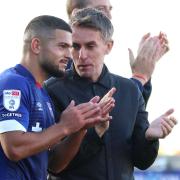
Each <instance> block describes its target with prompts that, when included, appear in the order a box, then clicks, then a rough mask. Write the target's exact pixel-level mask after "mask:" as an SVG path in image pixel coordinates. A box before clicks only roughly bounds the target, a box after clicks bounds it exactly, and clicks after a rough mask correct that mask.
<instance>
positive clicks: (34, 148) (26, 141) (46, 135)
mask: <svg viewBox="0 0 180 180" xmlns="http://www.w3.org/2000/svg"><path fill="white" fill-rule="evenodd" d="M65 136H67V131H66V129H65V128H63V127H62V126H61V125H59V124H56V125H53V126H51V127H49V128H48V129H46V130H44V131H42V132H22V131H12V132H7V133H3V134H1V135H0V139H1V145H2V148H3V150H4V152H5V154H6V156H7V157H8V158H9V159H11V160H13V161H18V160H21V159H24V158H26V157H28V156H31V155H34V154H37V153H39V152H41V151H44V150H47V149H49V147H51V146H53V145H55V144H57V143H58V142H59V141H60V140H61V139H62V138H64V137H65Z"/></svg>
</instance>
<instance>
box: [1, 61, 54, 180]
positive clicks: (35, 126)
mask: <svg viewBox="0 0 180 180" xmlns="http://www.w3.org/2000/svg"><path fill="white" fill-rule="evenodd" d="M0 84H1V86H0V129H3V128H5V127H1V123H4V122H5V121H6V122H7V127H6V128H7V129H8V126H11V123H9V124H8V122H9V121H8V120H13V121H15V122H17V123H20V124H21V125H22V126H23V127H24V128H25V130H26V131H27V132H33V131H35V132H36V131H42V130H43V129H46V128H48V127H49V126H51V125H52V124H54V115H53V109H52V107H51V102H50V98H49V96H48V94H47V92H46V91H45V90H44V89H43V88H42V87H40V86H39V85H37V83H36V81H35V79H34V78H33V76H32V74H31V73H30V72H29V71H28V70H27V69H25V68H24V67H23V66H22V65H20V64H18V65H16V66H15V67H13V68H10V69H8V70H6V71H5V72H3V73H2V74H0ZM12 90H13V91H12ZM3 92H8V93H9V92H10V93H11V94H10V95H9V98H10V100H16V99H15V98H17V99H19V101H20V105H19V107H18V108H17V109H16V108H14V107H15V105H16V104H17V102H16V101H15V102H14V105H12V107H10V106H9V104H10V103H9V102H8V100H9V99H8V97H7V95H6V94H3ZM14 92H15V93H14ZM13 93H14V94H15V95H16V96H17V97H15V96H14V95H13ZM18 93H20V96H19V94H18ZM4 101H6V102H4ZM8 103H9V104H8ZM13 128H14V129H13ZM11 130H14V131H16V130H17V128H16V127H11ZM47 165H48V151H43V152H41V153H39V154H36V155H33V156H31V157H28V158H26V159H23V160H20V161H18V162H13V161H10V160H9V159H8V158H7V157H6V156H5V154H4V152H3V149H2V147H1V146H0V180H12V179H13V180H45V179H46V177H47Z"/></svg>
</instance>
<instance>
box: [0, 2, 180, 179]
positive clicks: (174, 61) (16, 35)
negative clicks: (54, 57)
mask: <svg viewBox="0 0 180 180" xmlns="http://www.w3.org/2000/svg"><path fill="white" fill-rule="evenodd" d="M110 1H111V3H112V6H113V10H112V16H113V20H112V22H113V24H114V28H115V33H114V41H115V43H114V48H113V51H112V52H111V54H110V55H108V56H107V58H106V61H105V63H106V64H107V66H108V67H109V69H110V70H111V72H113V73H116V74H119V75H122V76H125V77H128V78H129V77H131V70H130V67H129V57H128V48H131V49H132V50H133V52H134V53H135V54H136V51H137V48H138V44H139V42H140V39H141V37H142V36H143V35H144V34H146V33H148V32H150V33H151V34H152V35H157V34H158V33H159V32H160V31H162V32H165V33H166V34H167V37H168V39H169V44H170V51H169V52H168V53H167V54H166V55H165V56H164V57H163V58H162V59H161V60H160V61H159V62H158V63H157V66H156V69H155V72H154V74H153V76H152V84H153V91H152V95H151V98H150V100H149V102H148V106H147V110H148V111H149V121H152V120H154V119H155V118H157V117H158V116H160V115H161V114H163V113H164V112H165V111H166V110H167V109H169V108H174V109H175V113H174V116H176V118H177V119H180V110H179V107H180V93H179V92H180V86H179V79H178V78H179V77H180V53H179V52H180V51H179V49H180V46H179V42H180V26H179V25H178V22H179V20H178V19H179V17H180V11H179V4H178V3H179V2H178V0H136V1H135V0H124V1H123V0H110ZM65 4H66V0H51V1H48V0H31V1H27V0H23V1H21V0H16V1H12V0H6V1H1V2H0V23H1V28H0V39H1V41H0V51H1V60H0V72H2V71H3V70H4V69H6V68H8V67H10V66H14V65H15V64H17V63H19V61H20V59H21V51H22V38H23V32H24V29H25V27H26V25H27V23H28V22H29V21H30V20H31V19H32V18H34V17H35V16H39V15H43V14H49V15H54V16H58V17H60V18H63V19H64V20H66V21H67V15H66V9H65ZM179 138H180V123H179V124H178V125H177V126H176V127H175V128H174V130H173V132H172V133H171V134H170V135H169V136H168V137H167V138H166V139H163V140H161V141H160V150H159V156H158V158H157V160H156V162H155V163H154V164H153V165H152V167H151V168H149V169H148V170H146V171H139V170H136V171H135V177H136V179H137V180H147V179H148V180H150V179H151V180H180V141H179V140H178V139H179Z"/></svg>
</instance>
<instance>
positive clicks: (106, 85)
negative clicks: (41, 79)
mask: <svg viewBox="0 0 180 180" xmlns="http://www.w3.org/2000/svg"><path fill="white" fill-rule="evenodd" d="M71 25H72V30H73V34H72V35H73V49H72V55H73V62H74V68H73V69H72V70H70V71H69V72H67V74H66V76H65V77H64V78H62V79H58V78H52V79H50V80H48V81H47V82H46V84H45V87H46V88H47V90H48V92H49V94H50V96H51V97H52V99H53V101H54V104H55V107H56V110H57V112H59V113H61V112H62V111H63V109H64V108H66V106H67V105H68V104H69V102H70V101H71V100H72V99H74V100H75V102H76V103H77V104H79V103H82V102H86V101H88V100H89V99H91V97H93V96H94V95H95V94H96V95H99V96H100V97H103V96H104V94H106V93H107V92H108V91H109V89H111V88H112V87H115V88H116V93H115V95H114V99H115V101H116V106H115V107H114V108H113V110H112V112H111V113H110V116H112V118H113V119H112V121H111V122H110V123H109V121H106V122H102V123H99V124H97V125H95V127H93V128H91V129H88V132H87V134H86V136H85V138H84V139H83V141H82V144H81V146H80V147H79V150H78V151H77V154H76V156H75V157H74V159H73V160H72V161H71V163H70V164H69V166H68V167H67V168H66V169H65V170H64V171H62V172H61V173H59V174H58V176H57V177H53V176H51V178H52V179H53V178H54V179H63V180H92V179H93V180H105V179H108V180H131V179H133V170H134V167H137V168H139V169H146V168H148V167H149V166H150V165H151V164H152V163H153V162H154V160H155V158H156V156H157V153H158V147H159V146H158V144H159V143H158V139H159V138H164V137H165V136H167V135H168V134H169V133H170V132H171V130H172V128H173V127H174V125H175V124H176V119H175V118H174V117H172V116H170V115H171V114H172V113H173V109H170V110H168V111H167V112H166V113H165V114H163V115H162V116H160V117H159V118H157V119H155V120H154V121H153V122H152V123H151V124H149V122H148V120H147V112H146V111H145V104H144V100H143V97H142V94H141V92H140V91H139V89H138V88H137V87H136V85H135V84H134V82H133V81H131V80H129V79H126V78H123V77H121V76H118V75H115V74H112V73H110V72H109V71H108V69H107V67H106V66H105V65H104V57H105V55H107V54H108V53H110V51H111V49H112V47H113V40H112V35H113V26H112V24H111V22H110V20H109V19H108V18H107V17H106V16H105V15H104V14H103V13H101V12H100V11H98V10H95V9H91V8H88V9H84V10H80V11H77V12H76V13H75V14H74V16H73V17H72V20H71ZM152 42H153V43H154V44H157V45H158V46H157V47H156V48H157V49H159V51H161V50H162V49H161V48H164V46H163V44H161V43H160V40H159V39H158V38H152ZM62 94H63V96H62ZM79 144H80V143H79Z"/></svg>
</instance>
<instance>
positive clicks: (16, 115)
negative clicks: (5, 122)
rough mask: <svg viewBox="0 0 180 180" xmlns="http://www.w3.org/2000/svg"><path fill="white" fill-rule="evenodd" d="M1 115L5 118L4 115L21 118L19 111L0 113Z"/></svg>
mask: <svg viewBox="0 0 180 180" xmlns="http://www.w3.org/2000/svg"><path fill="white" fill-rule="evenodd" d="M1 117H3V118H5V117H18V118H21V117H22V114H20V113H3V114H1Z"/></svg>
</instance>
